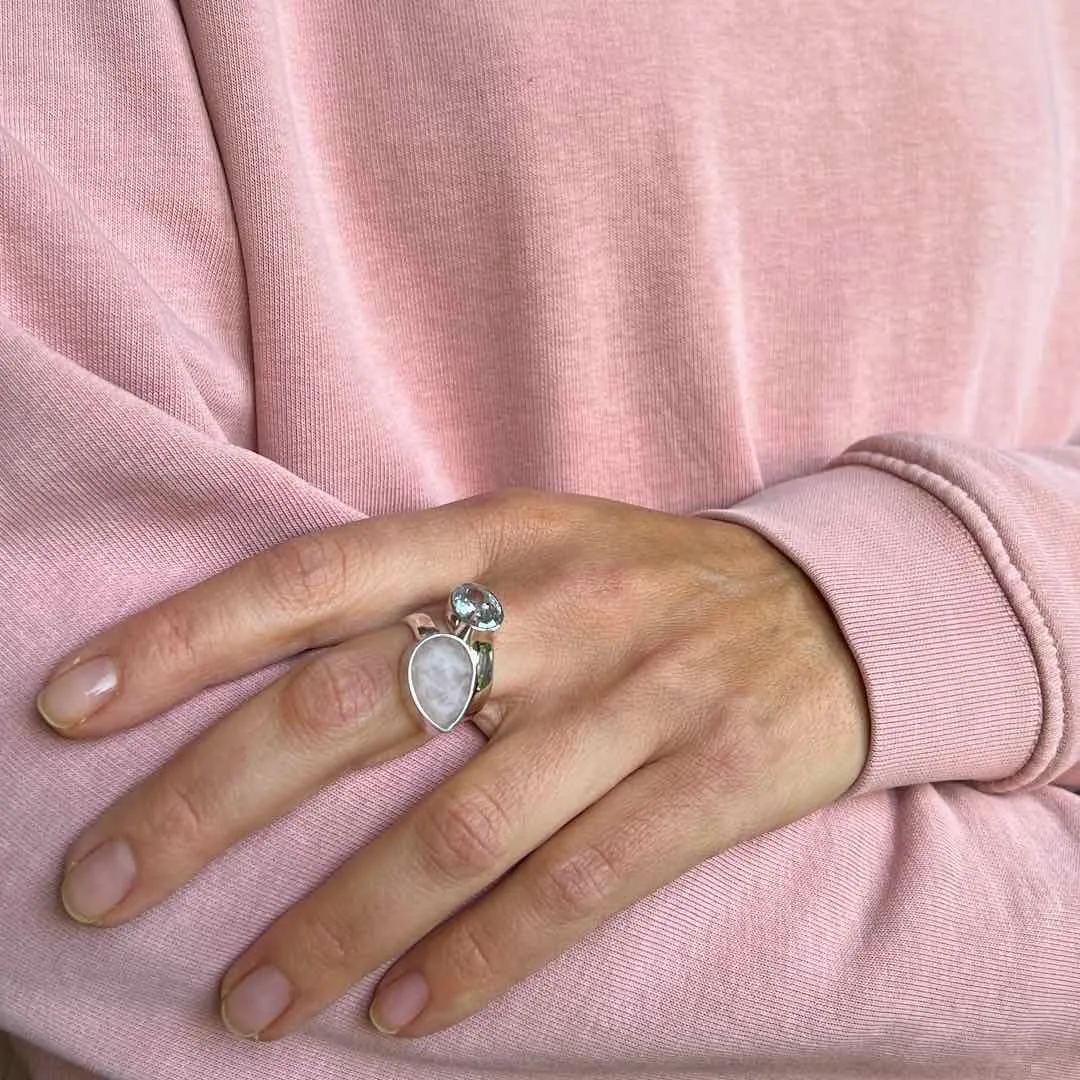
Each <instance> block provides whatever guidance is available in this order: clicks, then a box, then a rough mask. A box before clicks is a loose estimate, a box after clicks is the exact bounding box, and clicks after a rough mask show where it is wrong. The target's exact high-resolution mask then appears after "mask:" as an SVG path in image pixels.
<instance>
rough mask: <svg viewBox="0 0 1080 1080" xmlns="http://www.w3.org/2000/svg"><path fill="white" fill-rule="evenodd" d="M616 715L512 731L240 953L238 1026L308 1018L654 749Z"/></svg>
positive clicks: (650, 734)
mask: <svg viewBox="0 0 1080 1080" xmlns="http://www.w3.org/2000/svg"><path fill="white" fill-rule="evenodd" d="M604 720H605V718H598V719H597V721H596V722H595V723H588V724H584V723H572V724H559V723H557V722H556V721H555V719H554V718H553V717H539V718H535V719H530V722H528V723H524V724H522V725H521V726H520V727H512V726H509V725H508V726H507V727H505V728H504V732H506V733H505V734H500V737H499V738H498V739H497V740H496V741H494V742H493V743H492V744H491V745H490V746H488V747H487V748H486V749H485V751H484V752H483V754H481V755H479V756H478V757H477V758H475V759H473V760H472V761H471V762H469V763H468V764H467V765H466V766H465V767H464V768H463V769H462V770H461V771H460V772H459V773H457V774H455V776H453V777H451V778H450V779H449V780H448V781H447V782H446V783H444V784H443V785H442V786H441V787H439V788H438V789H437V790H436V791H434V792H432V793H431V794H430V795H428V796H427V797H426V798H425V799H424V800H422V801H421V803H420V804H418V805H417V806H416V807H414V808H413V809H412V810H411V811H410V812H409V813H408V814H407V815H405V817H403V818H401V819H400V820H399V821H398V822H396V823H395V824H394V825H393V826H392V827H391V828H390V829H388V830H387V831H386V832H384V833H383V834H382V835H380V836H379V837H378V838H377V839H376V840H374V841H373V842H372V843H371V844H369V845H368V846H367V847H366V848H365V849H364V850H363V851H361V852H360V853H359V854H357V855H356V856H355V857H354V858H353V859H351V860H350V861H349V862H348V863H346V864H345V866H344V867H342V868H341V870H340V871H338V872H337V873H336V874H335V875H334V876H333V877H332V878H330V879H329V880H328V881H327V882H326V883H325V884H324V885H323V886H322V887H321V888H319V889H318V890H316V891H315V892H314V893H312V894H311V896H309V897H308V898H307V899H306V900H305V901H303V902H302V903H300V904H298V905H297V906H296V907H294V908H293V909H291V910H290V911H289V912H287V913H286V914H285V915H283V916H282V917H281V918H280V919H279V920H278V921H277V922H276V923H275V924H274V925H273V926H272V927H271V928H270V929H269V930H268V931H267V933H266V934H265V935H264V936H263V937H262V938H261V939H260V940H259V941H257V942H256V943H255V944H254V945H253V946H252V947H251V949H249V950H248V951H247V952H246V953H245V954H244V955H243V956H242V957H241V958H239V959H238V960H237V962H236V963H235V964H234V965H233V967H232V969H231V970H230V971H229V973H228V974H227V975H226V977H225V979H224V981H223V983H222V996H223V1001H224V1004H223V1018H225V1020H226V1023H227V1024H228V1025H229V1026H230V1027H231V1028H232V1030H234V1031H236V1032H237V1033H239V1034H244V1035H248V1036H253V1035H255V1034H257V1035H258V1037H259V1038H278V1037H280V1036H281V1035H284V1034H286V1033H287V1032H288V1031H291V1030H293V1029H295V1028H296V1027H298V1026H300V1025H301V1024H303V1023H304V1022H305V1021H307V1020H308V1019H310V1018H311V1017H312V1016H313V1015H314V1014H315V1013H316V1012H318V1011H319V1010H320V1009H321V1008H323V1007H324V1006H325V1005H326V1004H328V1003H329V1002H331V1001H333V1000H334V999H336V998H337V997H339V996H340V995H341V994H342V993H343V992H344V991H345V990H346V989H347V988H348V987H349V986H350V985H352V984H353V983H354V982H356V981H357V980H358V979H360V978H362V977H363V976H364V975H365V974H367V973H368V972H369V971H371V970H373V969H374V968H376V967H378V966H379V965H380V964H382V963H385V962H386V961H387V960H389V959H390V958H391V957H393V956H396V955H398V954H400V953H401V952H402V951H403V950H404V949H405V948H407V947H408V946H409V945H411V944H412V943H413V942H415V941H417V940H418V939H419V938H421V937H422V936H423V935H424V934H426V933H428V932H429V931H430V930H431V928H432V927H433V926H436V925H437V924H438V923H439V922H441V921H442V920H443V919H445V918H447V917H448V916H449V915H451V914H452V913H453V912H454V911H455V910H457V909H458V908H459V907H460V906H461V905H463V904H465V903H467V902H468V901H469V900H470V899H471V898H472V897H474V896H475V895H476V894H477V893H478V892H480V891H481V890H482V889H484V888H487V887H488V886H490V884H491V883H492V882H493V881H495V880H497V879H498V878H499V877H500V876H501V875H502V874H504V873H505V872H506V871H507V870H508V869H509V868H510V867H511V866H513V865H514V863H515V862H517V861H518V860H520V859H521V858H522V857H524V856H525V855H526V854H527V853H528V852H529V851H531V850H532V849H533V848H534V847H536V846H537V845H539V844H541V843H543V841H544V840H545V839H546V838H547V837H548V836H550V835H552V834H553V833H554V832H556V831H557V830H558V829H559V828H560V827H561V826H562V825H564V824H565V823H566V822H567V821H568V820H570V819H571V818H572V817H573V816H574V815H575V814H577V813H580V812H581V810H582V809H583V808H584V807H586V806H588V805H589V804H590V803H592V802H593V801H595V800H596V799H598V798H600V797H601V796H602V795H603V794H604V793H605V792H606V791H608V790H610V788H611V787H612V786H613V785H614V784H616V783H618V782H619V780H621V779H622V778H623V777H624V776H626V775H628V774H629V773H630V772H632V771H633V770H634V769H635V768H637V767H638V766H639V765H640V764H641V763H642V761H644V760H646V759H647V758H648V757H649V756H650V755H651V754H652V753H654V752H655V750H656V746H657V744H658V741H659V739H660V734H659V729H658V728H654V729H649V730H642V729H638V730H637V731H635V732H625V733H622V734H621V737H620V732H619V731H618V730H617V726H616V725H617V721H618V717H617V716H614V715H608V716H607V717H606V722H604ZM260 1010H263V1011H262V1012H260ZM282 1010H284V1012H283V1011H282ZM275 1016H276V1017H277V1019H275Z"/></svg>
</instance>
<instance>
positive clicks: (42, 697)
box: [37, 656, 118, 731]
mask: <svg viewBox="0 0 1080 1080" xmlns="http://www.w3.org/2000/svg"><path fill="white" fill-rule="evenodd" d="M117 682H118V677H117V672H116V665H115V664H114V663H113V662H112V661H111V660H110V659H109V658H108V657H107V656H97V657H95V658H94V659H93V660H84V661H83V662H82V663H81V664H76V665H75V667H73V668H71V670H70V671H65V672H64V673H63V675H58V676H57V677H56V678H55V679H53V680H52V681H51V682H48V683H46V684H45V687H44V689H43V690H42V691H41V693H40V694H38V698H37V709H38V712H39V713H41V716H42V719H43V720H44V721H45V723H47V724H48V725H49V726H50V727H54V728H56V729H57V730H59V731H66V730H67V729H68V728H72V727H75V725H76V724H81V723H82V722H83V721H84V720H85V719H86V718H87V717H88V716H89V715H90V714H91V713H92V712H94V711H95V710H97V709H99V708H100V707H101V706H102V705H104V704H105V702H106V701H107V700H108V698H109V696H110V695H111V694H112V692H113V691H114V690H115V689H116V684H117Z"/></svg>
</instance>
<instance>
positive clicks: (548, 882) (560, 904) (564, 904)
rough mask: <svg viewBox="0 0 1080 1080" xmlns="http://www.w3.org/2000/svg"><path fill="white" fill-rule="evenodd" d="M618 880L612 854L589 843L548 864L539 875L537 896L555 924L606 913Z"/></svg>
mask: <svg viewBox="0 0 1080 1080" xmlns="http://www.w3.org/2000/svg"><path fill="white" fill-rule="evenodd" d="M619 881H620V875H619V868H618V866H617V864H616V862H615V860H614V859H613V858H612V856H611V855H609V854H608V853H606V852H604V851H603V850H601V849H600V848H599V847H597V846H595V845H590V846H589V847H586V848H582V849H581V850H580V851H575V852H574V853H573V854H572V855H569V856H567V857H566V858H563V859H559V860H558V861H556V862H554V863H552V864H551V865H549V866H547V867H545V868H544V869H543V870H542V871H541V873H540V874H539V876H538V878H537V882H536V889H535V900H536V903H537V906H538V907H539V908H540V910H541V912H542V914H543V915H544V916H545V917H546V918H547V919H548V920H549V921H551V922H553V923H555V924H556V925H559V924H563V923H573V922H578V921H580V920H582V919H591V918H595V917H596V916H597V915H600V914H602V913H606V912H607V911H608V910H609V908H610V907H611V905H612V903H613V901H614V899H615V895H616V893H617V891H618V889H619Z"/></svg>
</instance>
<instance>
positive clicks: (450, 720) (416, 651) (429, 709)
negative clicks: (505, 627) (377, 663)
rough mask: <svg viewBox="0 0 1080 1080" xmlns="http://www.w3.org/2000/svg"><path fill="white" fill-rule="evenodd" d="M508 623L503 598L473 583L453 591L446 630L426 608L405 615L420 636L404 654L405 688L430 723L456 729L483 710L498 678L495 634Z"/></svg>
mask: <svg viewBox="0 0 1080 1080" xmlns="http://www.w3.org/2000/svg"><path fill="white" fill-rule="evenodd" d="M502 621H503V607H502V604H501V603H500V602H499V599H498V597H496V595H495V594H494V593H493V592H491V591H490V590H489V589H485V588H484V586H483V585H477V584H476V583H475V582H472V581H467V582H465V584H463V585H459V586H458V587H457V588H456V589H454V591H453V592H452V593H451V594H450V598H449V599H448V600H447V602H446V623H447V628H446V629H440V628H439V627H438V626H436V624H435V621H434V620H433V619H432V618H431V616H430V615H426V614H424V613H423V612H416V613H414V614H412V615H407V616H406V617H405V623H406V625H407V626H408V627H409V628H410V629H411V630H412V632H413V637H414V638H415V639H416V640H415V642H414V643H413V644H412V645H410V646H409V648H408V649H406V650H405V654H404V656H403V657H402V689H403V691H404V697H405V700H406V701H407V702H408V704H409V705H410V706H411V707H412V710H413V712H414V713H415V714H416V716H417V717H418V718H419V719H420V720H421V721H422V722H423V723H424V725H425V726H426V727H428V728H430V729H431V730H433V731H438V732H447V731H453V730H454V728H455V727H457V725H458V724H459V723H461V721H462V720H464V719H465V717H467V716H472V715H473V713H476V712H479V711H480V709H481V708H483V705H484V702H485V701H486V700H487V698H488V695H489V694H490V693H491V683H492V680H493V679H494V677H495V651H494V647H493V645H492V642H491V635H492V634H494V633H495V631H496V630H498V629H499V627H500V626H502Z"/></svg>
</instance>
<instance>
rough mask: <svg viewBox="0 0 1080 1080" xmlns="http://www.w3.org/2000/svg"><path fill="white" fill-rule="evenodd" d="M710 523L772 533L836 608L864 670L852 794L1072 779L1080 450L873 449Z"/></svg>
mask: <svg viewBox="0 0 1080 1080" xmlns="http://www.w3.org/2000/svg"><path fill="white" fill-rule="evenodd" d="M703 513H704V514H706V515H707V516H709V517H714V518H719V519H722V520H727V521H733V522H738V523H741V524H743V525H746V526H748V527H750V528H753V529H755V530H756V531H758V532H760V533H761V534H762V535H763V536H765V537H766V538H767V539H769V540H770V542H772V543H774V544H775V545H776V546H777V547H779V548H780V549H781V550H782V551H784V552H785V553H786V554H787V555H788V556H789V557H790V558H791V559H792V560H793V561H795V562H796V563H798V565H799V566H800V567H801V568H802V569H803V570H804V571H805V572H806V574H807V575H808V576H809V577H810V578H811V580H813V582H814V583H815V584H816V585H817V587H818V589H819V591H820V592H821V593H822V595H823V596H824V597H825V599H826V600H827V601H828V603H829V605H830V607H831V609H832V611H833V613H834V615H835V616H836V619H837V621H838V623H839V625H840V627H841V630H842V631H843V633H844V635H845V637H846V639H847V641H848V644H849V646H850V647H851V650H852V653H853V654H854V656H855V658H856V660H857V662H858V664H859V666H860V669H861V671H862V674H863V679H864V682H865V685H866V689H867V697H868V703H869V706H870V713H871V723H872V736H871V746H870V754H869V758H868V761H867V764H866V767H865V769H864V771H863V774H862V776H861V777H860V779H859V780H858V782H857V783H856V785H855V787H854V788H853V790H852V794H861V793H864V792H869V791H875V790H882V789H885V788H890V787H897V786H900V785H905V784H917V783H933V782H937V781H944V780H961V781H969V782H977V783H978V784H979V785H980V786H981V787H982V788H983V789H984V790H986V791H990V792H1007V791H1017V790H1022V789H1025V788H1035V787H1038V786H1039V785H1041V784H1047V783H1051V782H1054V781H1061V782H1067V781H1068V780H1069V779H1070V777H1069V775H1068V773H1069V770H1070V769H1071V768H1072V767H1074V766H1075V765H1076V764H1077V761H1078V758H1080V741H1078V736H1077V724H1078V719H1077V699H1078V695H1080V560H1078V559H1077V551H1078V550H1080V447H1077V446H1062V447H1051V448H1045V449H1038V450H1031V451H1019V450H994V449H990V448H988V447H984V446H979V445H975V444H972V443H967V442H963V441H960V440H956V439H950V438H945V437H939V436H934V435H925V434H890V435H882V436H878V437H874V438H868V439H864V440H862V441H861V442H858V443H856V444H855V445H853V446H852V447H850V448H849V449H848V450H846V451H845V452H844V453H842V454H841V455H839V456H838V457H837V458H836V459H835V460H834V461H833V462H831V463H830V465H829V467H828V468H826V469H824V470H823V471H821V472H818V473H814V474H812V475H809V476H805V477H798V478H795V479H791V480H787V481H785V482H782V483H778V484H775V485H773V486H771V487H768V488H766V489H764V490H762V491H760V492H757V493H756V494H754V495H752V496H750V497H749V498H747V499H745V500H743V501H742V502H740V503H738V504H737V505H735V506H733V507H730V508H727V509H724V510H708V511H704V512H703Z"/></svg>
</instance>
